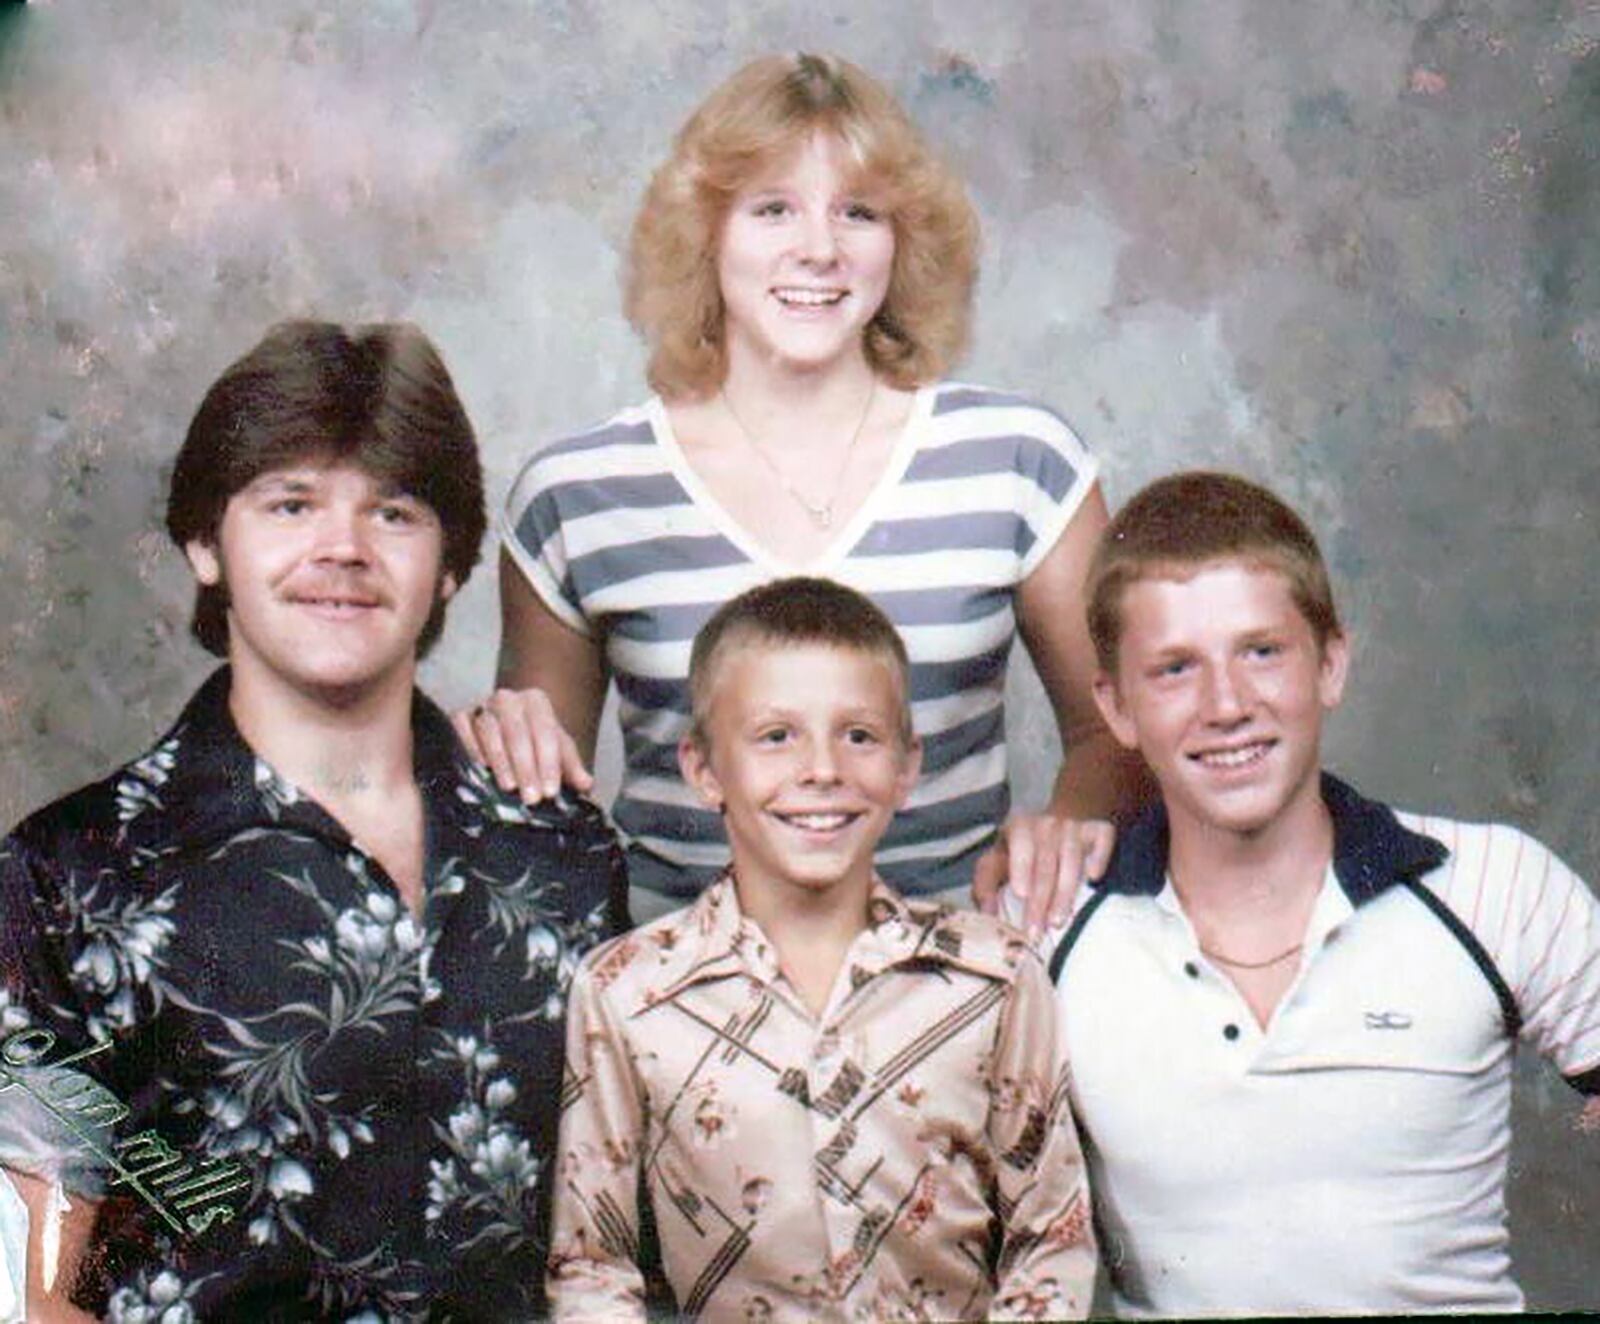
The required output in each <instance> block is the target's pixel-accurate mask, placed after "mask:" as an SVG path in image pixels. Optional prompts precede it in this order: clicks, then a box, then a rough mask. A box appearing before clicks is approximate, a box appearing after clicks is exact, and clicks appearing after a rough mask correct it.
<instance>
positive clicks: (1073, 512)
mask: <svg viewBox="0 0 1600 1324" xmlns="http://www.w3.org/2000/svg"><path fill="white" fill-rule="evenodd" d="M977 259H978V223H977V218H976V216H975V214H974V212H973V209H972V205H971V203H970V202H969V201H968V199H967V196H966V191H965V189H964V188H963V186H962V184H961V182H960V181H959V179H957V178H956V177H955V176H954V175H953V174H952V173H951V172H950V171H949V170H948V169H946V168H945V167H944V166H943V165H942V164H941V163H940V162H939V161H938V160H937V159H936V158H935V157H934V155H933V154H932V153H931V152H930V151H929V150H928V148H927V146H926V145H925V144H924V143H923V141H922V139H921V137H920V136H919V135H918V133H917V131H916V129H915V128H914V126H913V125H912V124H911V122H910V120H909V119H908V117H907V116H906V114H905V112H904V111H903V110H902V109H901V108H900V106H899V105H898V104H897V103H896V102H895V100H894V98H893V97H892V96H890V95H889V93H888V92H887V91H886V90H885V89H884V88H883V87H881V86H880V85H879V84H878V83H876V82H875V81H874V80H873V79H871V78H870V77H868V76H867V75H866V74H865V73H863V72H862V71H861V70H860V69H858V68H856V67H855V66H854V65H852V64H850V63H848V62H847V61H844V60H841V59H837V58H834V57H829V56H815V55H793V56H789V55H772V56H766V57H763V58H761V59H758V60H755V61H753V62H752V63H750V64H748V65H746V66H745V67H744V68H742V69H740V70H739V71H738V72H737V73H735V74H734V75H733V76H732V77H731V78H730V79H728V80H727V82H725V83H723V84H722V86H720V87H719V88H717V89H716V90H715V91H714V92H713V93H712V94H711V95H710V96H709V97H708V98H707V99H706V101H705V102H704V103H703V104H702V105H701V106H700V108H699V109H698V110H696V111H695V113H694V114H693V115H692V116H691V117H690V119H689V121H688V122H687V123H686V124H685V125H684V127H683V128H682V130H681V131H680V132H679V134H678V136H677V138H676V140H675V141H674V144H673V149H672V152H671V155H670V156H669V157H668V159H667V160H666V162H665V163H664V164H663V165H662V166H661V167H660V168H659V169H658V170H657V171H656V173H655V176H654V178H653V179H652V180H651V182H650V186H649V189H648V191H647V193H646V195H645V199H644V203H643V205H642V207H641V208H640V211H639V215H638V218H637V220H636V222H635V224H634V229H633V237H632V243H631V248H630V253H629V263H628V275H627V288H626V303H627V311H628V315H629V318H630V319H631V321H632V322H633V324H634V326H635V327H636V328H637V329H638V330H639V331H640V333H641V334H642V335H643V336H644V338H645V340H646V341H647V343H648V345H649V347H650V360H649V378H650V384H651V386H652V387H653V388H654V390H655V392H656V394H655V395H654V396H652V397H651V398H650V399H649V400H647V401H646V402H645V403H644V404H642V405H639V406H636V407H634V408H630V409H625V410H623V411H622V412H621V413H619V414H617V415H616V416H614V417H613V418H611V419H609V420H607V421H606V422H605V423H602V424H601V425H599V426H598V427H596V428H592V429H590V430H588V431H585V432H582V433H580V434H578V435H576V436H573V437H569V438H566V439H564V440H560V441H557V442H555V443H554V444H552V445H550V446H547V447H546V448H544V449H543V450H541V451H540V452H539V453H538V454H536V455H535V456H534V457H533V458H532V459H531V460H530V461H529V462H528V464H527V466H526V467H525V468H524V469H523V471H522V473H521V475H520V476H519V477H518V479H517V481H516V483H515V485H514V486H513V489H512V492H511V495H510V497H509V500H508V502H507V505H506V508H505V511H504V512H503V520H502V528H501V532H502V535H503V552H502V557H501V604H502V622H503V636H502V643H501V658H500V685H501V686H502V688H501V689H500V690H498V691H497V692H496V693H495V695H494V696H493V698H491V699H490V700H489V701H488V702H487V703H485V704H484V705H480V706H479V707H478V708H475V709H473V710H472V711H471V712H468V713H463V714H461V715H460V716H459V717H458V729H459V730H460V731H461V733H462V735H463V738H464V739H466V740H467V742H468V743H469V744H470V745H472V746H473V747H475V748H476V749H477V750H478V751H479V752H480V753H481V754H482V755H483V756H484V757H485V759H486V761H487V762H489V764H490V765H491V766H492V767H493V768H494V770H495V773H496V775H497V777H499V779H500V780H501V782H502V784H504V785H505V786H507V787H508V788H509V787H511V786H521V787H522V788H524V793H525V795H527V796H528V797H529V798H535V799H536V798H539V797H540V796H542V795H547V794H552V793H554V791H555V790H556V789H557V787H558V786H559V784H560V781H561V780H562V779H563V778H565V779H566V780H568V781H569V782H571V783H573V784H575V785H577V786H578V787H579V788H580V789H586V788H587V787H588V785H589V784H590V778H589V774H588V772H587V771H586V765H587V764H588V763H589V762H590V761H591V760H592V757H593V752H594V745H595V739H596V732H597V727H598V724H599V719H600V712H601V706H602V702H603V700H604V697H605V693H606V687H607V685H608V683H609V682H610V681H612V680H615V682H616V684H617V687H618V693H619V701H620V702H619V715H620V718H621V722H622V726H623V739H624V751H625V759H626V768H625V772H624V777H623V781H622V785H621V788H620V790H619V793H618V796H617V801H616V804H615V806H614V814H615V817H616V820H617V824H618V826H619V827H620V828H622V829H623V831H624V833H625V834H626V835H627V837H628V840H629V842H630V869H631V877H632V881H633V883H634V897H635V918H636V919H638V918H648V917H649V914H651V913H655V912H657V911H659V910H661V909H663V908H665V907H666V906H668V905H673V904H681V903H682V901H683V900H684V899H685V898H688V897H692V896H693V895H694V894H695V893H696V892H697V891H698V890H699V889H700V888H701V887H702V886H704V885H705V883H706V882H708V881H709V880H710V879H711V878H712V877H714V876H715V874H716V873H717V871H718V870H719V869H720V868H721V867H722V865H723V864H724V862H725V860H726V848H725V846H724V844H723V840H722V833H721V825H720V823H719V821H718V819H717V817H716V815H715V814H713V813H710V812H708V811H706V810H704V809H703V808H702V807H701V806H700V805H699V803H698V802H697V800H696V798H695V796H694V794H693V792H692V791H691V790H690V789H689V788H688V787H687V786H686V785H684V783H683V782H682V780H681V778H680V777H679V775H678V771H677V758H676V749H677V745H678V742H679V740H680V739H681V738H682V736H683V734H684V731H685V729H686V726H687V723H688V719H689V701H688V694H687V689H686V678H687V671H688V661H689V649H690V644H691V641H692V640H693V637H694V634H695V631H696V630H697V629H698V628H699V626H700V625H701V624H702V623H703V622H704V621H705V620H706V618H708V617H709V616H710V615H711V613H712V612H713V611H714V610H715V609H716V607H717V606H718V605H719V604H720V603H722V602H725V601H727V600H728V599H730V598H732V597H733V596H735V595H736V594H738V593H740V592H742V591H743V590H744V589H746V588H749V587H751V586H753V585H754V584H757V583H760V582H763V581H765V580H769V579H776V578H781V577H783V576H786V575H793V574H798V573H802V572H803V573H806V574H812V575H824V576H827V577H829V578H833V579H837V580H839V581H841V582H843V583H846V584H848V585H850V586H852V587H854V588H856V589H859V590H861V591H863V592H865V593H867V594H868V595H869V596H870V597H872V598H873V599H874V600H875V601H876V602H877V603H878V604H879V605H880V606H881V607H882V608H883V609H884V610H885V611H886V612H887V614H888V615H889V617H890V618H891V619H892V620H893V621H894V622H895V623H896V625H897V626H898V627H899V629H900V630H901V632H902V634H903V635H904V637H905V641H906V645H907V648H908V650H909V652H910V657H911V663H912V691H913V692H912V696H911V697H912V701H913V716H914V720H915V723H916V727H917V735H918V737H919V738H920V740H921V741H922V744H923V747H924V759H923V767H924V776H923V780H922V783H921V785H920V786H919V787H918V789H917V790H916V791H915V792H914V793H913V795H912V797H911V801H910V804H909V806H908V808H907V809H906V810H905V811H904V812H903V813H902V814H901V815H900V816H899V817H898V819H897V820H896V823H895V825H894V828H893V829H892V830H891V832H890V833H889V835H888V836H887V837H886V838H885V840H884V843H883V847H882V849H881V850H880V852H879V855H878V864H879V868H880V870H881V871H882V873H883V874H884V876H885V878H887V879H888V880H890V881H891V882H892V883H893V884H894V885H895V886H896V887H898V888H899V889H900V890H901V891H902V892H906V893H911V894H918V893H923V894H925V893H930V892H952V893H956V894H963V895H964V894H965V892H966V890H967V888H968V886H969V885H971V884H973V882H974V876H975V874H976V879H977V883H976V885H977V888H978V890H979V892H980V894H981V896H982V897H983V898H984V899H987V898H988V897H989V896H990V895H992V894H993V892H994V891H995V889H996V888H997V886H998V885H999V883H1000V882H1001V881H1002V880H1003V879H1005V878H1006V877H1009V878H1010V880H1011V882H1012V884H1013V886H1014V887H1015V888H1016V889H1017V890H1018V891H1020V892H1025V893H1029V894H1031V896H1032V897H1033V898H1034V900H1033V902H1032V904H1031V906H1030V915H1031V917H1032V918H1033V919H1034V920H1036V921H1037V920H1039V919H1041V918H1042V916H1043V911H1044V908H1045V905H1046V903H1047V902H1048V901H1049V899H1050V897H1051V896H1052V895H1054V894H1056V892H1057V882H1058V880H1059V881H1060V882H1061V883H1063V884H1065V885H1064V886H1062V887H1061V888H1060V896H1061V897H1062V898H1063V899H1064V898H1065V897H1066V896H1068V895H1070V893H1071V892H1072V890H1073V888H1074V886H1075V884H1076V881H1077V878H1078V876H1079V874H1080V871H1081V870H1082V869H1084V868H1087V869H1088V870H1089V871H1091V872H1097V871H1098V869H1099V867H1100V866H1101V864H1102V863H1103V858H1104V856H1105V854H1106V853H1107V851H1108V848H1109V829H1107V828H1105V826H1104V825H1103V824H1098V823H1092V822H1088V821H1086V820H1089V819H1091V818H1097V817H1099V816H1101V815H1104V814H1106V813H1107V812H1109V811H1110V810H1112V809H1113V808H1115V807H1117V806H1118V805H1121V804H1125V803H1126V802H1127V801H1128V800H1129V799H1130V798H1131V797H1132V796H1133V795H1134V794H1135V790H1134V788H1135V786H1136V785H1137V780H1138V779H1137V772H1136V769H1135V768H1132V767H1130V766H1129V765H1128V764H1127V763H1126V762H1125V760H1124V758H1123V757H1122V756H1121V755H1120V753H1119V752H1118V751H1117V749H1116V747H1115V745H1114V742H1112V741H1111V740H1110V739H1109V736H1108V734H1107V733H1106V732H1105V730H1104V728H1103V727H1102V725H1101V723H1100V720H1099V718H1098V716H1097V714H1096V712H1095V708H1094V704H1093V701H1092V699H1091V695H1090V681H1091V677H1092V672H1093V665H1094V655H1093V649H1092V648H1091V646H1090V643H1089V639H1088V635H1087V633H1086V630H1085V626H1084V623H1083V602H1082V581H1083V573H1084V569H1085V567H1086V565H1087V563H1088V558H1089V555H1090V552H1091V550H1092V548H1093V545H1094V541H1095V538H1096V536H1097V535H1098V533H1099V531H1100V530H1101V528H1102V527H1103V526H1104V524H1105V522H1106V509H1105V503H1104V499H1103V497H1102V495H1101V492H1100V489H1099V486H1098V484H1097V482H1096V478H1095V474H1096V465H1095V461H1094V459H1093V457H1092V456H1091V455H1090V454H1089V453H1088V452H1087V451H1086V450H1085V449H1084V448H1083V446H1082V444H1081V443H1080V442H1079V441H1078V439H1077V438H1076V437H1075V436H1074V435H1073V434H1072V432H1071V430H1070V429H1069V428H1068V427H1067V426H1066V424H1065V423H1063V422H1062V421H1061V420H1060V419H1059V418H1058V417H1057V416H1056V415H1055V414H1053V413H1052V412H1051V411H1050V410H1049V409H1047V408H1045V407H1043V406H1041V405H1039V404H1037V403H1035V402H1032V401H1029V400H1026V399H1023V398H1020V397H1016V396H1011V395H1004V394H1001V393H998V392H995V391H990V390H986V389H983V388H979V387H972V386H962V385H956V384H952V383H950V382H947V381H945V380H943V378H944V374H945V373H946V372H947V371H948V370H949V368H950V366H951V364H952V363H953V362H954V360H955V359H956V357H957V356H958V355H959V354H960V352H961V351H962V349H963V348H964V346H965V343H966V338H967V330H968V325H969V321H970V312H971V303H972V291H973V285H974V282H975V279H976V275H977ZM1019 629H1020V632H1021V634H1022V637H1023V640H1024V642H1025V644H1026V645H1027V648H1028V651H1029V654H1030V656H1031V657H1032V659H1033V661H1034V664H1035V666H1036V667H1037V669H1038V671H1039V675H1040V677H1041V678H1042V680H1043V682H1044V685H1045V688H1046V690H1047V692H1048V694H1049V696H1050V700H1051V703H1052V705H1053V707H1054V711H1055V716H1056V720H1057V723H1058V725H1059V727H1060V731H1061V736H1062V741H1063V747H1064V749H1065V751H1066V754H1065V759H1064V762H1063V766H1062V769H1061V773H1060V776H1059V777H1058V779H1057V782H1056V787H1055V791H1054V794H1053V796H1052V798H1051V803H1050V805H1049V806H1048V807H1047V808H1046V810H1045V811H1044V812H1043V813H1040V814H1030V815H1012V816H1010V817H1007V813H1008V809H1009V799H1008V792H1007V786H1006V761H1005V737H1004V723H1003V689H1004V679H1005V668H1006V659H1007V656H1008V654H1009V651H1010V646H1011V642H1012V640H1013V638H1014V636H1015V634H1016V633H1017V631H1018V630H1019ZM780 728H781V724H780V725H779V727H775V728H774V729H773V730H772V731H770V732H764V733H761V734H758V735H753V736H752V739H755V740H772V741H781V740H782V739H784V738H785V736H784V733H783V731H782V730H781V729H780ZM831 776H832V772H831V771H830V770H829V769H828V768H826V767H818V768H817V769H816V770H815V773H814V779H815V780H816V781H817V782H818V783H819V784H820V783H822V782H826V781H827V780H828V779H829V778H830V777H831ZM835 817H837V816H835ZM1002 820H1003V821H1004V822H1003V826H998V827H997V825H1000V824H1001V823H1002ZM785 827H786V828H787V829H788V830H792V831H793V832H795V833H797V834H801V835H802V836H805V835H806V834H809V835H810V837H811V838H815V841H813V842H811V844H812V845H814V846H815V847H816V848H817V849H826V848H827V847H828V845H829V843H828V841H827V838H828V837H829V836H830V834H833V833H836V832H846V833H847V832H848V831H850V830H851V824H850V823H849V821H848V815H846V821H845V823H844V824H843V826H837V825H835V824H834V823H833V822H832V821H831V820H830V821H829V822H827V823H821V822H815V823H814V822H811V821H810V820H806V821H804V822H800V821H795V822H788V821H786V822H785ZM1058 904H1059V903H1058Z"/></svg>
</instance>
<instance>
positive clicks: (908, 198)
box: [625, 54, 978, 399]
mask: <svg viewBox="0 0 1600 1324" xmlns="http://www.w3.org/2000/svg"><path fill="white" fill-rule="evenodd" d="M818 130H822V131H825V132H828V133H832V134H836V135H837V136H838V138H839V139H840V141H841V142H843V143H844V145H845V147H846V149H847V150H848V153H849V155H850V157H851V158H852V159H853V160H854V161H855V162H856V164H857V171H858V175H857V181H858V183H859V185H860V187H862V188H864V189H866V190H868V191H869V192H870V193H871V196H872V201H873V204H874V205H875V206H877V207H879V208H881V209H882V210H883V211H884V212H885V213H886V214H887V216H888V217H889V220H890V223H891V225H892V226H893V228H894V239H895V250H894V266H893V269H892V271H891V273H890V277H889V289H888V293H887V294H886V295H885V297H884V301H883V306H882V307H881V308H880V309H879V310H878V312H877V314H876V315H875V316H874V317H873V319H872V321H871V322H870V323H869V324H868V326H867V329H866V332H865V351H866V357H867V362H868V364H869V365H870V366H871V367H872V369H873V371H874V372H876V373H877V374H878V375H879V376H880V377H881V378H882V379H883V380H884V381H886V382H888V383H889V384H890V385H893V386H897V387H900V388H902V389H909V388H911V387H914V386H918V385H922V384H924V383H926V382H929V381H932V380H934V379H935V378H937V377H939V376H941V375H942V374H943V373H944V372H945V371H946V370H947V369H948V368H949V366H950V365H951V363H952V362H954V360H955V359H956V357H957V356H958V355H959V354H960V353H961V350H962V349H963V348H964V347H965V345H966V339H967V327H968V323H969V321H970V317H971V307H972V289H973V284H974V282H975V280H976V278H977V269H978V220H977V215H976V213H975V212H974V211H973V209H972V204H971V202H970V201H968V199H967V193H966V189H965V188H964V187H963V185H962V183H961V181H960V179H958V178H957V177H956V176H955V175H954V174H953V173H952V172H951V171H950V170H948V169H947V168H946V167H945V166H944V165H942V164H941V163H940V162H939V161H938V160H937V159H936V158H935V157H934V156H933V154H932V153H931V152H930V151H929V150H928V148H927V147H926V146H925V145H924V143H923V141H922V139H921V137H920V136H919V135H918V133H917V130H916V128H915V127H914V126H913V125H912V123H911V121H910V119H909V118H907V116H906V113H905V111H903V110H902V109H901V108H900V106H899V104H898V103H897V102H896V101H895V99H894V98H893V97H892V96H890V95H889V93H888V92H887V91H886V90H885V89H884V88H883V87H882V86H881V85H880V84H878V83H877V82H875V81H874V80H873V79H872V78H870V77H869V76H868V75H867V74H865V73H864V72H862V70H860V69H858V68H857V67H856V66H855V65H853V64H851V63H849V62H848V61H847V60H841V59H839V58H837V57H835V56H829V55H806V54H799V55H767V56H762V57H761V58H760V59H757V60H753V61H751V62H750V63H749V64H747V65H745V66H744V67H743V68H742V69H740V70H739V71H738V72H737V73H735V74H734V75H733V76H732V77H731V78H729V79H728V80H727V81H726V82H725V83H723V84H722V86H720V87H719V88H717V89H716V91H714V92H713V93H712V94H711V95H710V96H709V97H707V98H706V99H705V101H704V102H702V103H701V105H700V108H699V109H698V110H696V111H695V113H694V114H693V115H692V116H690V118H689V121H688V123H686V124H685V125H684V126H683V128H682V129H681V130H680V131H679V133H678V136H677V138H676V139H674V141H673V146H672V154H671V155H670V156H669V157H668V158H667V160H666V161H665V162H664V163H663V164H662V166H661V167H660V168H659V169H658V170H657V171H656V173H655V175H654V177H653V178H652V179H651V181H650V187H649V188H648V189H647V190H646V192H645V197H644V202H643V204H642V205H641V206H640V208H639V215H638V217H637V218H636V219H635V221H634V225H633V238H632V243H631V246H630V251H629V255H628V271H627V280H626V293H625V307H626V311H627V314H628V319H629V321H631V322H632V323H633V325H634V327H635V328H636V329H637V330H638V331H639V333H640V334H641V335H643V336H644V338H645V340H646V341H647V342H648V344H649V346H650V363H649V370H648V372H649V379H650V385H651V386H652V387H653V388H654V389H655V390H656V391H658V392H659V393H660V394H661V395H663V396H665V397H667V398H668V399H677V398H683V397H690V398H694V397H703V396H706V395H710V394H711V393H712V392H713V391H715V390H717V388H718V387H720V386H721V385H722V382H723V379H724V377H726V375H727V371H728V359H727V345H726V339H725V337H724V335H723V303H722V291H721V289H720V286H719V284H718V279H717V244H718V241H719V237H720V234H721V230H722V224H723V221H724V219H725V218H726V216H727V213H728V208H729V206H730V205H731V204H732V201H733V198H734V196H735V195H736V194H737V193H738V192H739V191H740V189H742V188H744V187H745V186H746V185H748V184H749V182H750V181H751V180H752V179H754V178H755V177H757V176H758V175H759V174H761V173H762V172H763V171H764V170H766V169H767V168H769V167H770V166H772V165H773V164H774V162H776V161H778V160H781V159H782V158H783V157H785V156H786V155H787V154H789V153H790V152H793V151H794V150H795V149H796V148H797V147H798V146H799V145H800V144H801V143H803V142H804V141H805V140H806V139H807V138H809V137H810V135H811V134H813V133H815V132H817V131H818Z"/></svg>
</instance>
